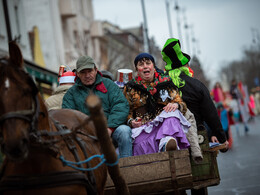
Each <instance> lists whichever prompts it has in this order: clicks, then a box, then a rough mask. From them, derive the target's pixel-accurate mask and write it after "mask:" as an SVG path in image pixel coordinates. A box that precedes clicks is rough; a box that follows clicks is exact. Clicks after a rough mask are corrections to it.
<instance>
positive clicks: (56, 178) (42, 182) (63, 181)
mask: <svg viewBox="0 0 260 195" xmlns="http://www.w3.org/2000/svg"><path fill="white" fill-rule="evenodd" d="M75 184H81V185H87V186H88V185H90V184H89V180H88V178H87V176H86V175H85V174H84V173H80V172H78V171H63V172H60V171H59V172H53V173H48V174H42V175H30V176H28V175H12V176H6V177H4V178H2V180H1V181H0V192H4V191H10V190H12V191H13V190H28V189H39V188H53V187H58V186H66V185H75Z"/></svg>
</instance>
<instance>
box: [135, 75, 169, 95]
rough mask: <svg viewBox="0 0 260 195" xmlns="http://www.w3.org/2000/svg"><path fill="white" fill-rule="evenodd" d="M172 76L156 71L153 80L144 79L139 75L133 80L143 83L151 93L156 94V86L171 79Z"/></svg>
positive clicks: (136, 82) (138, 83)
mask: <svg viewBox="0 0 260 195" xmlns="http://www.w3.org/2000/svg"><path fill="white" fill-rule="evenodd" d="M170 80H171V78H170V77H169V76H167V75H164V74H158V72H156V71H155V72H154V80H153V81H152V82H147V81H143V79H142V78H141V77H140V76H137V77H135V78H134V79H133V82H134V83H135V84H137V85H142V86H143V87H144V88H145V89H146V90H147V91H148V92H149V93H150V94H151V95H154V94H155V93H156V92H157V89H156V86H157V85H158V84H160V83H163V82H167V81H170Z"/></svg>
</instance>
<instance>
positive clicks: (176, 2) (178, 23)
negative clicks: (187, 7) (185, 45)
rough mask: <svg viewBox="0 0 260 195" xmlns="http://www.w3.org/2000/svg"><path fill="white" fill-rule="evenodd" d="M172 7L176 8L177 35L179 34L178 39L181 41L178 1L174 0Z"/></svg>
mask: <svg viewBox="0 0 260 195" xmlns="http://www.w3.org/2000/svg"><path fill="white" fill-rule="evenodd" d="M174 9H175V10H176V14H177V26H178V35H179V40H180V41H181V42H182V41H183V40H182V35H181V21H180V14H179V12H180V7H179V5H178V1H177V0H176V1H175V7H174Z"/></svg>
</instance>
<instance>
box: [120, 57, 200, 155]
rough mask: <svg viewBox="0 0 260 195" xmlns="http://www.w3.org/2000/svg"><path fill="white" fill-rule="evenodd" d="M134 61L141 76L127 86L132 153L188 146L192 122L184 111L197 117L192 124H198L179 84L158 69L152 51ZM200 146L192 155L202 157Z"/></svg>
mask: <svg viewBox="0 0 260 195" xmlns="http://www.w3.org/2000/svg"><path fill="white" fill-rule="evenodd" d="M134 64H135V67H136V70H137V73H138V76H137V77H135V78H134V79H132V80H131V81H130V82H128V83H127V84H126V85H125V88H124V95H125V96H126V98H127V100H128V102H129V105H130V112H129V116H128V124H129V125H130V126H131V127H132V138H133V139H134V141H133V155H142V154H150V153H156V152H160V151H165V150H166V151H168V150H175V149H185V148H188V147H189V146H190V144H189V142H188V140H187V138H186V135H185V133H188V131H189V128H190V127H191V124H190V122H189V121H188V120H187V119H186V118H185V117H184V116H183V114H182V113H186V112H187V114H190V115H189V117H190V118H192V117H193V119H194V121H193V122H192V123H193V124H195V126H196V123H195V118H194V116H193V114H192V113H191V112H189V111H187V108H186V104H185V103H184V102H183V101H182V99H181V97H180V96H179V94H178V91H177V88H176V86H175V85H174V84H173V83H172V81H171V79H170V77H169V76H167V75H164V74H162V73H158V72H157V71H156V69H155V62H154V58H153V56H151V55H150V54H148V53H141V54H139V55H138V56H137V57H136V58H135V60H134ZM193 127H194V126H193ZM196 130H197V129H196V128H195V130H194V131H196ZM192 131H193V130H192ZM195 134H196V133H195ZM193 141H195V142H196V141H197V140H196V139H195V140H193ZM197 146H198V145H197ZM197 149H198V150H199V151H194V150H193V151H194V153H193V154H194V155H193V157H198V158H200V159H201V158H202V155H201V151H200V148H199V146H198V148H197ZM196 152H197V153H196Z"/></svg>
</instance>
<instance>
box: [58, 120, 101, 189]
mask: <svg viewBox="0 0 260 195" xmlns="http://www.w3.org/2000/svg"><path fill="white" fill-rule="evenodd" d="M53 122H54V125H55V126H56V128H57V130H58V132H63V131H66V130H68V129H67V127H66V126H65V125H61V124H59V122H58V121H56V120H54V119H53ZM61 136H62V137H63V140H64V142H65V143H66V145H67V147H68V149H69V150H70V152H71V153H72V154H73V156H74V158H75V160H76V161H77V162H79V161H80V158H79V155H78V151H77V147H76V145H75V143H74V139H73V137H72V134H69V135H66V136H64V135H61ZM74 138H76V136H74ZM75 140H76V141H77V142H78V144H79V140H77V139H75ZM79 146H80V148H81V149H82V150H83V153H84V154H85V153H86V151H85V148H84V147H83V146H82V145H81V144H79ZM87 165H88V164H87ZM79 166H80V167H81V168H83V165H82V164H80V165H79ZM83 173H84V172H83ZM85 174H86V173H85ZM89 174H90V177H92V176H93V173H89ZM86 179H87V180H88V184H87V185H86V190H87V193H88V194H96V193H97V190H96V182H95V178H91V179H90V181H91V182H90V181H89V179H88V177H87V176H86ZM93 181H94V183H92V182H93Z"/></svg>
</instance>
